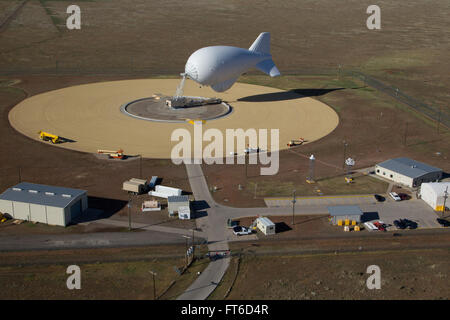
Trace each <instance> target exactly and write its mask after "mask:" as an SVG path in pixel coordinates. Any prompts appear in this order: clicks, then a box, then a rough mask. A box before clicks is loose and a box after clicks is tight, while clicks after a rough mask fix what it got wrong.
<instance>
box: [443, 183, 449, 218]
mask: <svg viewBox="0 0 450 320" xmlns="http://www.w3.org/2000/svg"><path fill="white" fill-rule="evenodd" d="M447 198H448V187H447V188H445V192H444V208H443V209H442V217H444V216H445V206H446V203H447Z"/></svg>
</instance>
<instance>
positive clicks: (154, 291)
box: [149, 270, 156, 300]
mask: <svg viewBox="0 0 450 320" xmlns="http://www.w3.org/2000/svg"><path fill="white" fill-rule="evenodd" d="M149 272H150V273H151V274H152V278H153V300H156V283H155V276H156V272H154V271H151V270H150V271H149Z"/></svg>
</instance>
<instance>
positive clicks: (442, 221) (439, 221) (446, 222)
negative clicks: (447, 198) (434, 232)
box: [436, 218, 450, 227]
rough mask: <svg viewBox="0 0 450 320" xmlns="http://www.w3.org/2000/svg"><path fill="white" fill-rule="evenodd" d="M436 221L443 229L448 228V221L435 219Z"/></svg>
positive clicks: (449, 225)
mask: <svg viewBox="0 0 450 320" xmlns="http://www.w3.org/2000/svg"><path fill="white" fill-rule="evenodd" d="M436 221H437V223H439V224H440V225H441V226H443V227H450V221H447V220H445V219H441V218H437V219H436Z"/></svg>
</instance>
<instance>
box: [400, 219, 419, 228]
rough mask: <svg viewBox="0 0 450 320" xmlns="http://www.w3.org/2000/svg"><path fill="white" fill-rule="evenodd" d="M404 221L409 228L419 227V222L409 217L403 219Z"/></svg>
mask: <svg viewBox="0 0 450 320" xmlns="http://www.w3.org/2000/svg"><path fill="white" fill-rule="evenodd" d="M403 221H404V223H405V224H406V227H407V228H408V229H417V222H414V221H411V220H408V219H403Z"/></svg>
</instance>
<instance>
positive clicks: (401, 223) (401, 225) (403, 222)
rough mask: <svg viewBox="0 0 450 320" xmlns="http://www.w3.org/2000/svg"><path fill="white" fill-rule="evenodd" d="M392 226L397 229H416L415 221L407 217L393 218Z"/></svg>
mask: <svg viewBox="0 0 450 320" xmlns="http://www.w3.org/2000/svg"><path fill="white" fill-rule="evenodd" d="M394 226H395V227H396V228H397V229H402V230H403V229H417V222H414V221H411V220H408V219H399V220H394Z"/></svg>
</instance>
